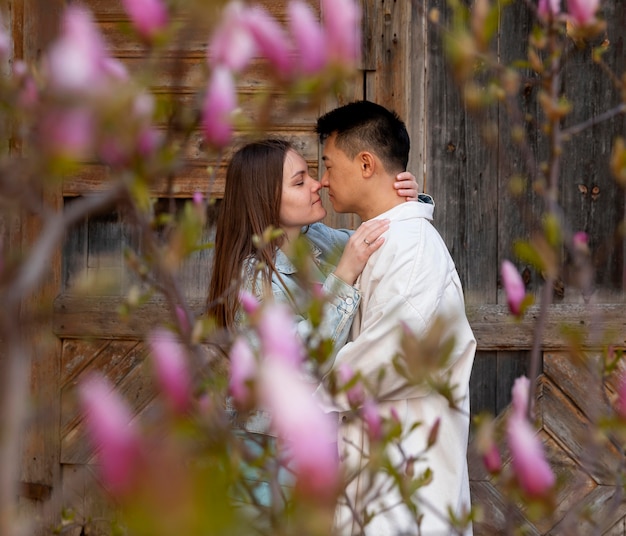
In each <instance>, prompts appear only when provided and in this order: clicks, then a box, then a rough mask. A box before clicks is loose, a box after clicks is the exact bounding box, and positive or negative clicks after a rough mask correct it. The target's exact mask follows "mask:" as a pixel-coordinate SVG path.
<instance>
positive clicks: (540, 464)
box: [506, 413, 556, 498]
mask: <svg viewBox="0 0 626 536" xmlns="http://www.w3.org/2000/svg"><path fill="white" fill-rule="evenodd" d="M506 431H507V442H508V444H509V448H510V450H511V463H512V466H513V471H514V473H515V477H516V479H517V481H518V483H519V485H520V487H521V488H522V490H523V491H524V492H525V493H526V494H527V495H528V496H530V497H535V498H539V497H544V496H545V495H546V494H547V493H548V492H549V491H550V490H551V489H552V487H553V486H554V484H555V480H556V479H555V476H554V473H553V472H552V469H551V468H550V466H549V465H548V462H547V461H546V458H545V453H544V450H543V445H542V443H541V441H540V439H539V437H538V436H537V435H536V434H535V430H533V428H532V427H531V425H530V423H529V422H528V421H527V420H526V418H525V417H523V416H521V415H517V414H515V413H514V414H512V415H511V417H510V418H509V420H508V422H507V428H506Z"/></svg>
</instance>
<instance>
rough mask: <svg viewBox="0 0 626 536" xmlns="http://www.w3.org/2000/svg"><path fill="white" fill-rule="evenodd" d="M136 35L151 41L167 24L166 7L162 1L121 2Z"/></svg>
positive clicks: (129, 0)
mask: <svg viewBox="0 0 626 536" xmlns="http://www.w3.org/2000/svg"><path fill="white" fill-rule="evenodd" d="M122 4H123V6H124V9H125V10H126V13H128V16H129V17H130V20H131V21H132V23H133V26H134V27H135V29H136V30H137V33H139V35H140V36H141V37H142V38H143V39H145V40H146V41H152V40H153V39H154V38H155V37H156V36H157V35H158V34H159V33H161V32H162V31H163V30H164V29H165V28H166V27H167V24H168V22H169V16H168V12H167V6H166V5H165V3H164V2H163V1H162V0H122Z"/></svg>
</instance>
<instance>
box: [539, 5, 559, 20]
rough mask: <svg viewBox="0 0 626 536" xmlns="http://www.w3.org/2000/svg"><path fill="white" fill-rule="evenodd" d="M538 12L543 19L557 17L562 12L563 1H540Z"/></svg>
mask: <svg viewBox="0 0 626 536" xmlns="http://www.w3.org/2000/svg"><path fill="white" fill-rule="evenodd" d="M537 11H538V13H539V16H540V17H541V18H543V19H549V18H552V17H555V16H556V15H558V14H559V13H560V12H561V0H539V6H538V7H537Z"/></svg>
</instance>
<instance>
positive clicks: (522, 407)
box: [511, 376, 530, 417]
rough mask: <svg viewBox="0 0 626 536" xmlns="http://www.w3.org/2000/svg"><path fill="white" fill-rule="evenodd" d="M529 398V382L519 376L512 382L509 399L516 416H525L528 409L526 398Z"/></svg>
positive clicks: (524, 377)
mask: <svg viewBox="0 0 626 536" xmlns="http://www.w3.org/2000/svg"><path fill="white" fill-rule="evenodd" d="M529 396H530V380H529V379H528V378H527V377H526V376H520V377H519V378H517V379H516V380H515V382H513V388H512V389H511V398H512V401H511V403H512V405H513V412H514V413H515V414H516V415H519V416H522V417H523V416H524V415H526V410H527V409H528V398H529Z"/></svg>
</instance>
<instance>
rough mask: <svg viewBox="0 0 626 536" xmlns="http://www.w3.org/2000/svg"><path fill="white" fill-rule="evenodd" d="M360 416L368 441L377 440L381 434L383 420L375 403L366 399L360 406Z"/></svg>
mask: <svg viewBox="0 0 626 536" xmlns="http://www.w3.org/2000/svg"><path fill="white" fill-rule="evenodd" d="M361 417H362V418H363V422H365V425H366V426H367V435H368V437H369V439H370V441H379V440H380V439H381V438H382V436H383V420H382V418H381V416H380V412H379V411H378V406H377V405H376V403H375V402H374V401H373V400H371V399H369V398H368V399H367V400H366V401H365V402H364V403H363V406H362V407H361Z"/></svg>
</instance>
